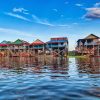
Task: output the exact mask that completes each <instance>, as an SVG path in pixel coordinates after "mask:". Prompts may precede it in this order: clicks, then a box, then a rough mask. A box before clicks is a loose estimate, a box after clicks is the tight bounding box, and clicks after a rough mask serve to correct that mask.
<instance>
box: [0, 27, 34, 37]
mask: <svg viewBox="0 0 100 100" xmlns="http://www.w3.org/2000/svg"><path fill="white" fill-rule="evenodd" d="M0 33H7V34H14V35H19V36H26V37H33V35H32V34H27V33H25V32H22V31H19V30H15V29H9V28H2V27H0Z"/></svg>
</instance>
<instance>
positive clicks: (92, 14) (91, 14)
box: [84, 7, 100, 19]
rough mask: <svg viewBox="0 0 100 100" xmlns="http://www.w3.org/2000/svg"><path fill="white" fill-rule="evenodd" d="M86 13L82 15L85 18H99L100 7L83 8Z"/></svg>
mask: <svg viewBox="0 0 100 100" xmlns="http://www.w3.org/2000/svg"><path fill="white" fill-rule="evenodd" d="M85 10H86V11H87V13H86V14H85V15H84V17H85V18H87V19H100V8H99V7H92V8H86V9H85Z"/></svg>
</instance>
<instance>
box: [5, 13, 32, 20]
mask: <svg viewBox="0 0 100 100" xmlns="http://www.w3.org/2000/svg"><path fill="white" fill-rule="evenodd" d="M5 14H6V15H9V16H12V17H15V18H18V19H21V20H25V21H28V22H31V20H30V19H28V18H26V17H24V16H22V15H19V14H15V13H11V12H9V13H5Z"/></svg>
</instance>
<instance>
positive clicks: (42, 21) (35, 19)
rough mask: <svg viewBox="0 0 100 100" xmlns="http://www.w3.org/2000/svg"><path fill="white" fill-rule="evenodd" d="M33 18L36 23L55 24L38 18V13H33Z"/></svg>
mask: <svg viewBox="0 0 100 100" xmlns="http://www.w3.org/2000/svg"><path fill="white" fill-rule="evenodd" d="M32 17H33V20H34V22H35V23H38V24H43V25H47V26H54V25H53V24H51V23H49V22H48V21H47V20H42V19H40V18H38V17H37V16H36V15H32Z"/></svg>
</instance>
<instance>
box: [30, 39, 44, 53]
mask: <svg viewBox="0 0 100 100" xmlns="http://www.w3.org/2000/svg"><path fill="white" fill-rule="evenodd" d="M44 48H45V43H44V42H43V41H41V40H39V39H37V40H35V41H34V42H32V43H31V44H30V49H31V50H34V51H35V52H38V53H41V52H43V51H44Z"/></svg>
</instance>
